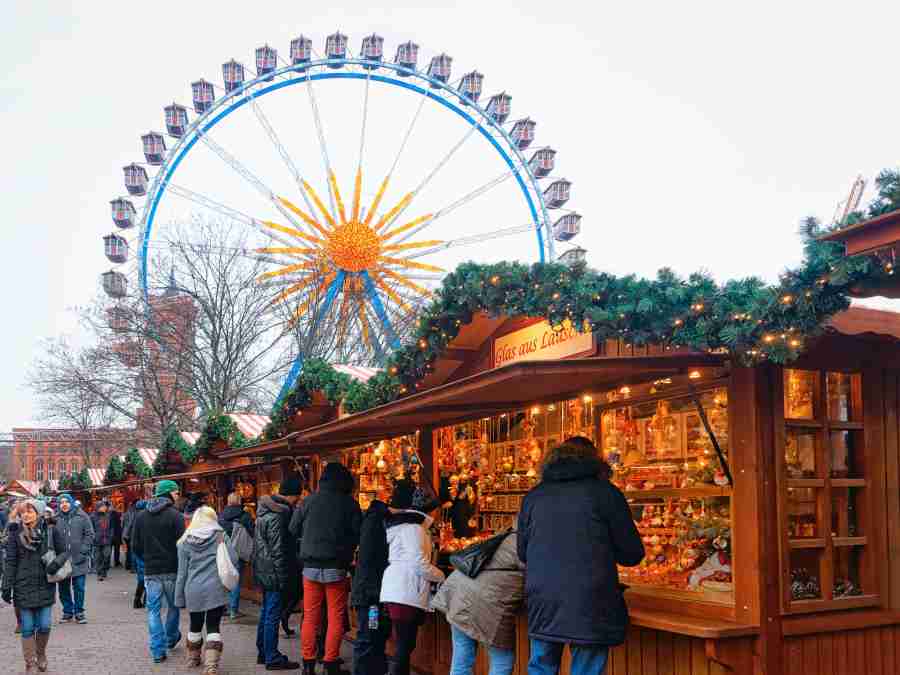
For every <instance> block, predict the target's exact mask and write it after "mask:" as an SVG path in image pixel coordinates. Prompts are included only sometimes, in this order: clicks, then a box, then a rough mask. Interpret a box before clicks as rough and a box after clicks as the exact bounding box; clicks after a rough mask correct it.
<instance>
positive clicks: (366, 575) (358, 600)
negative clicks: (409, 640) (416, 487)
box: [350, 499, 391, 675]
mask: <svg viewBox="0 0 900 675" xmlns="http://www.w3.org/2000/svg"><path fill="white" fill-rule="evenodd" d="M388 513H389V511H388V506H387V504H385V503H384V502H382V501H378V500H377V499H376V500H375V501H373V502H372V503H371V504H370V505H369V508H368V510H367V511H366V514H365V515H364V516H363V519H362V526H361V527H360V531H359V556H358V558H357V563H356V571H355V573H354V575H353V587H352V590H351V592H350V606H351V607H353V608H354V609H355V610H356V616H357V622H356V625H357V631H356V641H355V642H354V643H353V675H384V674H385V673H386V672H388V667H387V659H386V658H385V655H384V648H385V644H386V643H387V640H388V638H389V637H390V634H391V623H390V619H388V616H387V612H385V611H384V608H383V607H381V602H380V598H381V579H382V578H383V577H384V571H385V570H386V569H387V566H388V543H387V530H386V529H385V519H386V518H387V516H388ZM372 607H375V611H377V614H378V627H377V628H374V629H373V628H371V627H370V626H369V610H370V609H371V608H372Z"/></svg>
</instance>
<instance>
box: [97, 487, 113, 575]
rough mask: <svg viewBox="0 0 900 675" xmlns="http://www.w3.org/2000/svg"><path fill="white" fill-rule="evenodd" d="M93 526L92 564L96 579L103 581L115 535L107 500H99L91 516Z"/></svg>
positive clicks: (107, 570)
mask: <svg viewBox="0 0 900 675" xmlns="http://www.w3.org/2000/svg"><path fill="white" fill-rule="evenodd" d="M91 525H93V527H94V566H95V568H96V569H97V581H104V580H105V579H106V575H107V574H108V573H109V556H110V554H111V553H112V546H113V538H114V536H115V533H114V532H113V530H114V527H115V525H114V521H113V518H112V516H111V515H110V513H109V502H108V501H106V500H103V501H101V502H100V503H99V504H98V505H97V510H96V511H95V512H94V513H93V515H92V516H91Z"/></svg>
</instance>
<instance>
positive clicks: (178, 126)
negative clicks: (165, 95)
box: [165, 103, 188, 138]
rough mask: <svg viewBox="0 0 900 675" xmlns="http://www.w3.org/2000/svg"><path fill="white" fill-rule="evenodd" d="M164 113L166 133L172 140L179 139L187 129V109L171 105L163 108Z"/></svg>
mask: <svg viewBox="0 0 900 675" xmlns="http://www.w3.org/2000/svg"><path fill="white" fill-rule="evenodd" d="M165 112H166V131H168V132H169V136H171V137H172V138H181V137H182V136H184V131H185V129H187V125H188V116H187V108H185V107H184V106H183V105H178V104H177V103H173V104H172V105H167V106H166V107H165Z"/></svg>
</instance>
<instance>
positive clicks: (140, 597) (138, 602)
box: [134, 584, 147, 609]
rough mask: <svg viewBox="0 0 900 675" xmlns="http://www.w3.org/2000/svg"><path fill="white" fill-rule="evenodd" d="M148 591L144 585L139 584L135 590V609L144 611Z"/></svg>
mask: <svg viewBox="0 0 900 675" xmlns="http://www.w3.org/2000/svg"><path fill="white" fill-rule="evenodd" d="M146 593H147V591H146V590H145V588H144V584H138V585H137V587H136V588H135V589H134V608H135V609H143V608H144V597H145V595H146Z"/></svg>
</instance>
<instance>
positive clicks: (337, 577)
mask: <svg viewBox="0 0 900 675" xmlns="http://www.w3.org/2000/svg"><path fill="white" fill-rule="evenodd" d="M361 520H362V513H361V512H360V510H359V504H358V503H357V502H356V500H355V499H354V498H353V474H351V473H350V471H349V470H348V469H347V467H345V466H344V465H343V464H340V463H339V462H329V463H328V465H327V466H326V467H325V470H324V471H323V472H322V478H321V479H320V480H319V490H318V492H316V493H315V494H314V495H310V496H309V497H307V498H306V500H305V501H304V502H303V506H302V507H301V508H300V509H298V510H297V512H296V513H295V514H294V518H293V520H292V521H291V532H292V533H293V534H294V535H295V536H296V537H299V538H301V543H300V557H301V558H302V559H303V630H302V642H303V669H304V675H314V673H315V667H316V634H317V633H318V630H319V625H320V623H321V621H322V612H321V610H322V603H323V602H326V603H327V606H328V632H327V635H326V637H325V672H326V673H327V675H338V674H339V673H340V672H341V670H340V662H339V660H338V659H339V658H340V648H341V640H342V638H343V635H344V616H345V614H346V612H347V596H348V593H349V584H348V583H347V581H348V580H347V574H348V571H349V570H350V566H351V564H352V563H353V554H354V552H355V551H356V547H357V545H358V544H359V529H360V522H361Z"/></svg>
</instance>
